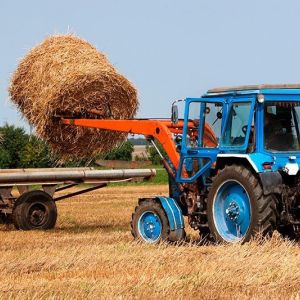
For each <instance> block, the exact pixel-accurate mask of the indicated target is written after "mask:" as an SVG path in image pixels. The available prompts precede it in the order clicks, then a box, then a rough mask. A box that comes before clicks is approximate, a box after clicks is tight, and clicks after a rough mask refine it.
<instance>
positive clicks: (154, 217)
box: [131, 199, 185, 244]
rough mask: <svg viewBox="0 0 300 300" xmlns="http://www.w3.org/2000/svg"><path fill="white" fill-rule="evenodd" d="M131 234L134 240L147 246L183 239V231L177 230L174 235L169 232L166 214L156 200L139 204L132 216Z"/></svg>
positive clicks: (146, 200) (148, 200) (147, 200)
mask: <svg viewBox="0 0 300 300" xmlns="http://www.w3.org/2000/svg"><path fill="white" fill-rule="evenodd" d="M131 233H132V235H133V236H134V238H135V239H137V240H141V241H144V242H146V243H149V244H158V243H160V242H162V241H169V242H176V241H179V240H182V239H184V238H185V231H184V229H183V228H182V229H178V232H177V234H176V235H174V234H173V232H172V231H170V226H169V221H168V218H167V216H166V213H165V211H164V209H163V207H162V206H161V204H160V203H159V201H157V200H156V199H145V200H143V201H140V202H139V205H138V206H137V207H136V208H135V212H134V213H133V214H132V220H131Z"/></svg>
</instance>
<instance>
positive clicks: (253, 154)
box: [177, 85, 300, 182]
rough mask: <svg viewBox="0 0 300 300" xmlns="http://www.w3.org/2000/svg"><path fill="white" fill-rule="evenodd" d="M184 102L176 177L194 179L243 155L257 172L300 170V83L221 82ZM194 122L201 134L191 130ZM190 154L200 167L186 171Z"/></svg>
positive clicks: (290, 172)
mask: <svg viewBox="0 0 300 300" xmlns="http://www.w3.org/2000/svg"><path fill="white" fill-rule="evenodd" d="M185 103H186V106H185V115H184V123H185V128H184V130H183V136H182V144H181V159H180V166H179V169H178V172H177V181H179V182H193V181H194V180H195V179H197V178H198V177H199V176H202V175H203V174H204V175H207V174H208V173H210V171H211V169H214V168H215V166H217V165H218V164H219V165H222V164H224V163H227V161H228V160H230V161H234V160H235V161H244V163H246V164H247V165H249V167H250V168H251V169H253V171H255V172H257V173H266V172H275V171H282V172H285V173H287V174H289V175H295V174H296V173H297V172H298V170H299V168H298V164H300V123H299V122H300V121H299V120H300V85H253V86H242V87H233V88H216V89H212V90H209V91H208V92H207V93H206V94H205V95H204V96H202V97H201V98H187V99H186V100H185ZM189 122H193V124H195V127H196V130H197V134H195V133H194V134H193V135H192V136H191V134H190V131H189V128H188V124H189ZM208 136H210V138H208ZM191 160H194V161H197V165H198V167H197V168H196V170H195V168H194V171H193V173H190V174H191V176H188V177H187V176H186V174H185V175H184V176H183V174H184V170H185V169H186V167H187V165H191ZM199 162H201V163H199ZM194 165H196V164H195V163H194Z"/></svg>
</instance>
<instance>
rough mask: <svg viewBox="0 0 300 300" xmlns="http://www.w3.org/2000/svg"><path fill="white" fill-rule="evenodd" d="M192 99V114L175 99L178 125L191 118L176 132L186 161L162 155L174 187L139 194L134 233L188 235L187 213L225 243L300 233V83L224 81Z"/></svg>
mask: <svg viewBox="0 0 300 300" xmlns="http://www.w3.org/2000/svg"><path fill="white" fill-rule="evenodd" d="M184 101H185V112H184V120H180V119H178V108H177V104H176V103H174V104H173V106H172V124H173V125H172V126H173V127H174V128H175V127H176V124H179V123H180V122H182V123H183V126H182V132H180V131H179V130H177V131H176V130H174V132H175V134H174V135H173V138H174V140H175V143H176V151H177V153H178V156H179V163H178V165H177V166H174V164H172V162H170V161H168V159H165V158H164V157H162V158H163V163H164V165H165V167H166V169H167V171H168V173H169V182H170V194H169V196H168V197H156V198H144V199H140V200H139V205H138V206H137V207H136V209H135V212H134V213H133V215H132V222H131V227H132V233H133V235H134V237H135V238H138V239H141V240H143V241H145V242H148V243H158V242H160V241H162V240H167V241H179V240H182V239H183V238H184V237H185V230H184V218H183V216H187V219H188V223H189V225H190V226H191V227H192V228H193V229H195V230H199V231H200V234H201V235H205V236H208V237H210V238H213V239H214V240H215V241H217V242H227V243H236V242H242V243H244V242H247V241H249V240H250V239H251V238H253V237H255V236H256V235H258V234H260V235H262V236H269V235H271V234H272V232H273V231H274V230H278V231H279V232H281V233H282V234H283V235H285V236H289V237H291V238H297V237H299V233H300V172H299V164H300V85H295V84H293V85H252V86H241V87H233V88H216V89H212V90H209V91H208V92H207V93H206V94H204V95H203V96H202V97H201V98H187V99H185V100H184ZM189 124H193V126H192V127H191V126H190V125H189ZM178 126H179V125H178ZM208 129H209V131H210V132H213V136H212V137H211V139H209V138H208V134H207V130H208ZM176 132H177V133H176ZM156 133H159V130H156ZM150 139H151V137H150ZM209 140H210V141H211V142H209ZM152 142H153V140H152ZM162 145H163V147H165V144H164V143H162ZM154 146H155V147H156V145H155V143H154Z"/></svg>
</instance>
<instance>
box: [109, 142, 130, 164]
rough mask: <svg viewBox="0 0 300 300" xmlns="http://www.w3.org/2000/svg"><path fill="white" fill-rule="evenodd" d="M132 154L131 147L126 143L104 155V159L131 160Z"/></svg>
mask: <svg viewBox="0 0 300 300" xmlns="http://www.w3.org/2000/svg"><path fill="white" fill-rule="evenodd" d="M132 152H133V145H132V144H131V143H130V142H129V141H126V142H124V143H122V144H121V145H120V146H119V147H118V148H116V149H113V150H112V151H110V152H109V153H107V154H106V155H104V159H108V160H127V161H130V160H132Z"/></svg>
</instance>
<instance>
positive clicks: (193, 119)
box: [176, 98, 226, 185]
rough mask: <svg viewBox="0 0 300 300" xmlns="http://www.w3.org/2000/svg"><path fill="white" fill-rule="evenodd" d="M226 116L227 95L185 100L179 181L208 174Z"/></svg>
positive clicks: (215, 154)
mask: <svg viewBox="0 0 300 300" xmlns="http://www.w3.org/2000/svg"><path fill="white" fill-rule="evenodd" d="M225 115H226V104H225V103H224V98H222V99H221V98H220V99H216V98H197V99H194V98H190V99H186V107H185V116H184V120H185V125H184V130H183V137H182V146H181V153H180V163H179V168H178V171H177V174H176V180H177V182H194V181H195V180H196V179H197V178H199V177H200V176H202V175H204V176H202V177H201V180H202V181H203V185H205V184H206V183H205V176H208V175H209V169H210V168H211V167H212V165H213V164H214V162H215V161H216V158H217V154H218V153H219V141H220V136H221V132H222V124H223V122H222V120H223V119H224V116H225Z"/></svg>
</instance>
